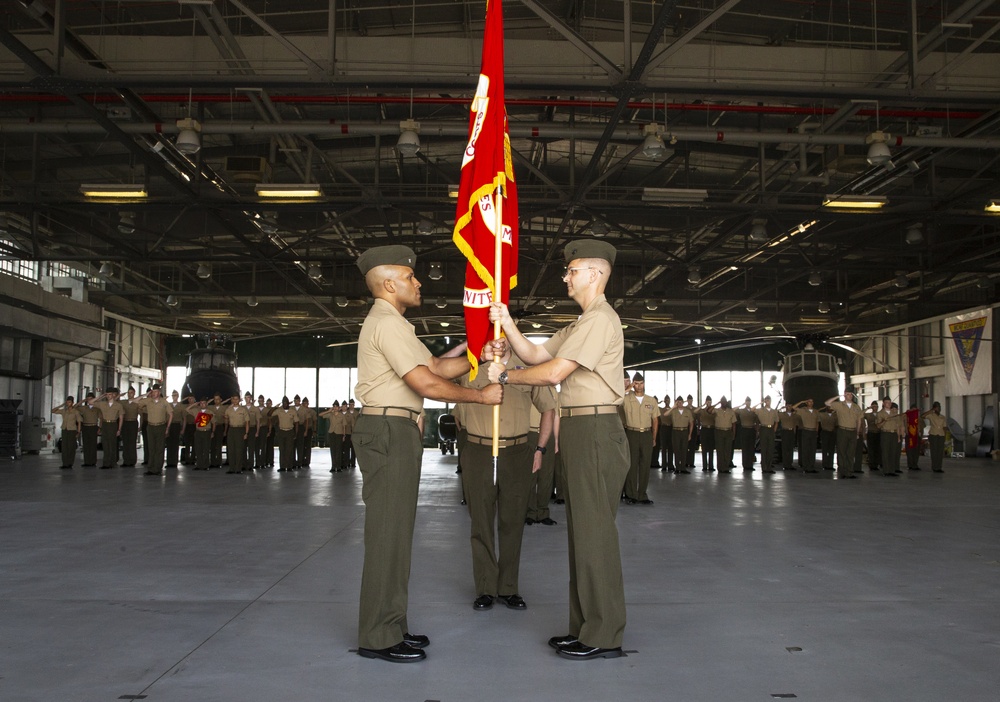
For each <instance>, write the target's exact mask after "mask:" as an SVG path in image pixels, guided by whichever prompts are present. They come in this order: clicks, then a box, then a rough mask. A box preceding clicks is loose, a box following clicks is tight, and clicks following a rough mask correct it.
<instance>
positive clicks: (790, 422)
mask: <svg viewBox="0 0 1000 702" xmlns="http://www.w3.org/2000/svg"><path fill="white" fill-rule="evenodd" d="M778 421H780V422H781V428H782V429H783V430H785V431H795V427H797V426H798V425H799V420H798V417H796V416H795V414H794V413H791V412H782V413H781V416H780V417H779V419H778Z"/></svg>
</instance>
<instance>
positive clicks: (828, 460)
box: [819, 407, 837, 470]
mask: <svg viewBox="0 0 1000 702" xmlns="http://www.w3.org/2000/svg"><path fill="white" fill-rule="evenodd" d="M819 429H820V452H821V456H822V459H823V470H834V464H833V457H834V456H835V455H836V454H837V415H835V414H834V413H833V410H831V409H830V408H829V407H824V408H823V409H821V410H820V411H819Z"/></svg>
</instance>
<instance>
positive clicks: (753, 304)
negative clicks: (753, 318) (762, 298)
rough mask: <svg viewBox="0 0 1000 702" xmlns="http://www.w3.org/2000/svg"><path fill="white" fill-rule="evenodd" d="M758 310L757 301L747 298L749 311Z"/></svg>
mask: <svg viewBox="0 0 1000 702" xmlns="http://www.w3.org/2000/svg"><path fill="white" fill-rule="evenodd" d="M756 311H757V303H756V302H754V301H753V300H747V312H751V313H753V312H756Z"/></svg>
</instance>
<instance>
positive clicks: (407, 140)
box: [396, 119, 420, 156]
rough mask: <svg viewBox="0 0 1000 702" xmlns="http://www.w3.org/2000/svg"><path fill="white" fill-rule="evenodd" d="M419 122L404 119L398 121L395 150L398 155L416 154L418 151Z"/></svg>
mask: <svg viewBox="0 0 1000 702" xmlns="http://www.w3.org/2000/svg"><path fill="white" fill-rule="evenodd" d="M419 134H420V122H417V121H416V120H412V119H404V120H403V121H402V122H400V123H399V141H397V142H396V151H398V152H399V155H400V156H416V155H417V152H419V151H420V136H419Z"/></svg>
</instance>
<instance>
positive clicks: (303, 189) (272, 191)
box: [254, 183, 323, 200]
mask: <svg viewBox="0 0 1000 702" xmlns="http://www.w3.org/2000/svg"><path fill="white" fill-rule="evenodd" d="M254 192H256V193H257V197H266V198H272V199H276V200H294V199H299V198H307V197H322V196H323V190H322V189H321V188H320V187H319V186H318V185H316V184H315V183H257V185H255V186H254Z"/></svg>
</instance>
